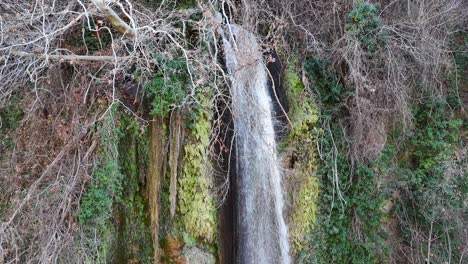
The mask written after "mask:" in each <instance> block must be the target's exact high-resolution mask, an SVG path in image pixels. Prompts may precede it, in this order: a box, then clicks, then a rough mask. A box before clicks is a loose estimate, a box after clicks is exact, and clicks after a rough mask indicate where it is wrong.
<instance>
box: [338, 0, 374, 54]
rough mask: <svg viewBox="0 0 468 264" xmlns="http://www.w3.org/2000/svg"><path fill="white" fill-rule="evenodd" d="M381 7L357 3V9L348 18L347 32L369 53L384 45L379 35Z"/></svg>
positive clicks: (361, 2)
mask: <svg viewBox="0 0 468 264" xmlns="http://www.w3.org/2000/svg"><path fill="white" fill-rule="evenodd" d="M379 12H380V5H379V4H372V3H367V2H366V3H364V2H363V1H362V0H361V1H357V3H356V6H355V8H354V9H353V10H352V11H351V12H350V13H349V14H348V15H347V16H346V20H347V23H346V25H345V30H346V31H347V32H350V33H351V34H352V35H353V36H355V37H356V39H357V40H359V42H360V43H361V45H362V46H363V47H365V48H366V49H367V50H368V51H370V52H374V51H376V50H377V49H378V48H379V47H380V46H382V44H383V40H382V38H381V37H380V36H379V35H378V34H379V30H380V27H381V24H380V17H379Z"/></svg>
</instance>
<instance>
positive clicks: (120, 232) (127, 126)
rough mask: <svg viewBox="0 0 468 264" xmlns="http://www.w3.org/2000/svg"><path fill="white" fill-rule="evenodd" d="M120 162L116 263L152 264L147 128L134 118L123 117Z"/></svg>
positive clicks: (115, 246)
mask: <svg viewBox="0 0 468 264" xmlns="http://www.w3.org/2000/svg"><path fill="white" fill-rule="evenodd" d="M120 127H121V130H122V133H123V137H122V138H121V140H120V142H119V154H120V155H119V159H120V160H119V161H120V165H121V171H122V173H123V175H124V176H125V177H124V179H123V190H122V198H121V199H120V200H119V201H118V202H117V206H116V209H117V210H116V212H115V218H116V220H117V221H116V222H117V234H116V235H117V239H115V241H114V245H113V247H114V251H115V256H114V261H113V263H128V262H130V261H132V260H133V261H135V260H138V261H139V262H141V263H152V262H153V259H152V258H153V244H152V239H151V232H150V227H149V215H148V212H149V209H148V200H147V198H146V197H145V180H144V179H145V176H146V173H147V167H148V159H149V143H148V136H147V129H146V128H145V127H142V126H141V125H140V124H139V123H137V122H136V121H135V120H134V119H133V117H132V116H128V115H125V114H122V117H121V122H120Z"/></svg>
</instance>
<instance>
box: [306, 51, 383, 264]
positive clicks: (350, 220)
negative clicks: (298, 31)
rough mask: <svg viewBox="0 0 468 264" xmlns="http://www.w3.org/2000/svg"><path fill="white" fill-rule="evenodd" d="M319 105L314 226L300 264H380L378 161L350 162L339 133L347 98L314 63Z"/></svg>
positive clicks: (310, 65)
mask: <svg viewBox="0 0 468 264" xmlns="http://www.w3.org/2000/svg"><path fill="white" fill-rule="evenodd" d="M304 68H305V70H306V73H307V76H308V78H309V80H310V82H311V83H312V87H313V88H314V90H315V92H316V93H317V94H318V99H319V106H320V123H321V128H322V130H323V131H321V133H320V137H319V144H320V150H321V159H322V161H321V163H320V166H319V169H318V175H319V177H320V199H319V205H320V206H319V214H318V220H317V221H318V222H319V223H321V224H320V228H319V229H317V230H316V232H315V234H314V238H315V239H312V240H311V241H310V243H314V242H313V241H320V242H319V243H314V245H312V246H311V247H312V248H313V251H312V252H307V253H305V254H304V255H302V256H301V261H302V262H303V263H380V262H385V261H386V259H387V255H388V253H387V251H386V249H385V248H386V247H385V243H384V241H383V234H382V230H381V229H382V228H381V219H382V213H381V210H380V208H381V204H382V202H383V196H382V194H381V193H380V191H379V188H378V182H377V180H378V174H377V172H376V170H375V169H374V166H375V164H376V163H378V161H377V162H374V163H369V164H362V163H357V162H354V163H353V162H351V160H350V158H349V157H348V156H347V155H346V153H348V152H349V146H348V144H347V141H346V140H345V135H344V134H343V133H344V132H343V131H344V128H343V127H342V124H343V121H342V118H343V117H345V116H346V113H347V112H346V105H345V102H346V99H347V97H348V96H349V93H348V92H347V91H346V89H345V88H344V87H343V85H341V84H340V83H339V82H338V78H337V76H336V75H335V74H334V73H333V72H332V71H331V70H330V69H329V64H328V63H326V62H324V61H322V60H319V59H314V58H309V59H307V60H306V61H305V66H304Z"/></svg>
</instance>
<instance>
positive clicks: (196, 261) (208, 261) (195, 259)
mask: <svg viewBox="0 0 468 264" xmlns="http://www.w3.org/2000/svg"><path fill="white" fill-rule="evenodd" d="M182 255H183V257H184V258H185V261H186V263H187V264H215V263H216V261H215V257H214V256H213V255H212V254H210V253H208V252H206V251H204V250H202V249H200V248H197V247H185V248H184V250H183V251H182Z"/></svg>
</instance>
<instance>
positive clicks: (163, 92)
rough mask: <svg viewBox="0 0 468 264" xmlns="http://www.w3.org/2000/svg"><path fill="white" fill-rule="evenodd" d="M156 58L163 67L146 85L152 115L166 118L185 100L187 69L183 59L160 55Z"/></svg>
mask: <svg viewBox="0 0 468 264" xmlns="http://www.w3.org/2000/svg"><path fill="white" fill-rule="evenodd" d="M155 57H156V58H157V59H158V62H159V63H160V65H161V67H160V69H159V71H158V72H157V73H156V74H155V75H154V77H153V79H152V80H151V81H149V82H148V83H146V84H145V89H146V90H147V91H148V97H149V98H150V99H151V100H152V102H151V105H152V108H153V109H152V111H151V114H153V115H159V116H165V115H167V114H168V113H169V110H170V109H171V108H172V107H173V106H175V105H178V104H180V103H181V102H182V101H183V99H184V98H185V86H186V82H187V69H186V64H185V61H184V60H183V59H181V58H178V59H172V60H171V59H168V58H166V57H163V56H160V55H155Z"/></svg>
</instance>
